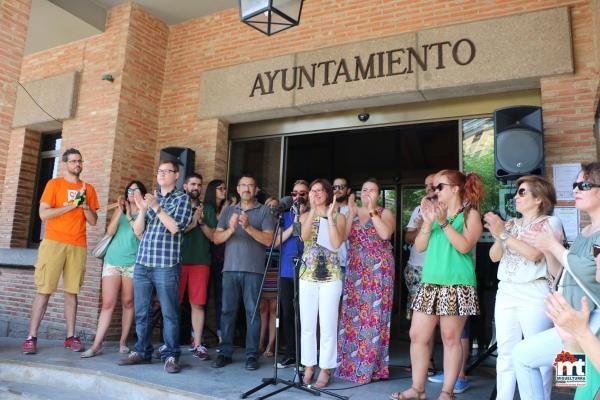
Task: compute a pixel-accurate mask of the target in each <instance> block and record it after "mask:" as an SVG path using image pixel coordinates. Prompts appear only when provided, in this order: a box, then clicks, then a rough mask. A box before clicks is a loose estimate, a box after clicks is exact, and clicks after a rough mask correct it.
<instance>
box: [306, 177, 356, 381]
mask: <svg viewBox="0 0 600 400" xmlns="http://www.w3.org/2000/svg"><path fill="white" fill-rule="evenodd" d="M308 198H309V203H310V210H309V211H308V212H306V213H304V214H303V215H301V216H300V223H301V225H302V229H301V236H302V240H303V241H304V254H303V255H302V266H301V267H300V285H299V286H300V288H299V297H300V325H301V333H300V338H301V340H300V343H301V362H302V364H304V366H305V367H306V369H305V372H304V378H303V383H304V384H305V385H308V384H310V383H311V382H312V378H313V375H314V373H315V366H316V364H317V334H316V328H317V316H318V317H319V326H320V334H321V335H320V349H319V354H320V357H319V367H320V369H321V371H320V373H319V377H318V379H317V382H316V383H315V387H316V388H323V387H325V386H327V384H328V383H329V377H330V370H331V369H332V368H335V367H336V366H337V323H338V307H339V302H340V295H341V293H342V281H341V270H340V259H339V257H338V254H337V249H339V247H340V246H341V244H342V242H343V240H344V232H345V225H346V219H345V217H344V215H342V214H338V213H334V209H335V201H334V198H333V188H332V187H331V184H330V183H329V181H327V180H326V179H315V180H314V181H313V182H312V183H311V184H310V188H309V193H308Z"/></svg>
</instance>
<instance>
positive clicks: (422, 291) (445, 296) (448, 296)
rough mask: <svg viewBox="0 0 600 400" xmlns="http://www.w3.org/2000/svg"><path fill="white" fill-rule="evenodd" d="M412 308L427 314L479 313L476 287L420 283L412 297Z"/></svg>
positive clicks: (458, 314)
mask: <svg viewBox="0 0 600 400" xmlns="http://www.w3.org/2000/svg"><path fill="white" fill-rule="evenodd" d="M412 309H413V311H419V312H422V313H425V314H429V315H450V316H452V315H455V316H468V315H479V299H478V297H477V288H476V287H475V286H468V285H434V284H431V283H421V284H420V285H419V287H418V288H417V293H416V294H415V297H414V299H413V303H412Z"/></svg>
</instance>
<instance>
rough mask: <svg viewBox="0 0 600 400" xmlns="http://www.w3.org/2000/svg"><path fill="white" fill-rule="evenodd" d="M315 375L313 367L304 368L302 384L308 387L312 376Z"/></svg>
mask: <svg viewBox="0 0 600 400" xmlns="http://www.w3.org/2000/svg"><path fill="white" fill-rule="evenodd" d="M314 374H315V367H305V368H304V376H303V377H302V383H304V384H305V385H310V382H311V381H312V378H313V375H314Z"/></svg>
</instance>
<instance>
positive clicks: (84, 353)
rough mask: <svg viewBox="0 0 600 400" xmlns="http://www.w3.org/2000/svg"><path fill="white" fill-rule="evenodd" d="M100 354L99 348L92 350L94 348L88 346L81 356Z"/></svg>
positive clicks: (89, 356)
mask: <svg viewBox="0 0 600 400" xmlns="http://www.w3.org/2000/svg"><path fill="white" fill-rule="evenodd" d="M100 354H102V349H100V350H98V351H94V349H92V348H91V347H90V348H89V349H87V350H86V351H84V352H83V353H81V358H92V357H96V356H98V355H100Z"/></svg>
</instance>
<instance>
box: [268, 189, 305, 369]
mask: <svg viewBox="0 0 600 400" xmlns="http://www.w3.org/2000/svg"><path fill="white" fill-rule="evenodd" d="M308 186H309V185H308V182H307V181H305V180H303V179H300V180H297V181H296V182H294V188H293V189H292V193H290V195H291V196H292V198H293V200H294V205H293V207H292V209H291V210H289V211H286V212H285V213H284V214H283V229H284V231H283V245H282V246H281V253H280V257H281V269H280V270H279V276H280V279H279V300H280V309H279V310H280V321H281V325H282V328H283V338H284V340H285V355H284V357H283V359H282V360H281V361H280V362H278V363H277V368H287V367H291V366H294V365H295V364H296V330H295V327H294V272H295V271H294V257H296V255H298V254H300V256H301V255H302V252H303V251H304V244H303V242H302V240H300V237H299V236H298V234H299V232H298V234H297V235H296V236H294V222H298V221H299V218H300V214H302V213H303V212H304V211H305V210H306V207H307V204H308ZM279 240H280V238H279V237H277V238H275V244H276V245H277V246H279ZM280 337H281V336H280Z"/></svg>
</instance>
